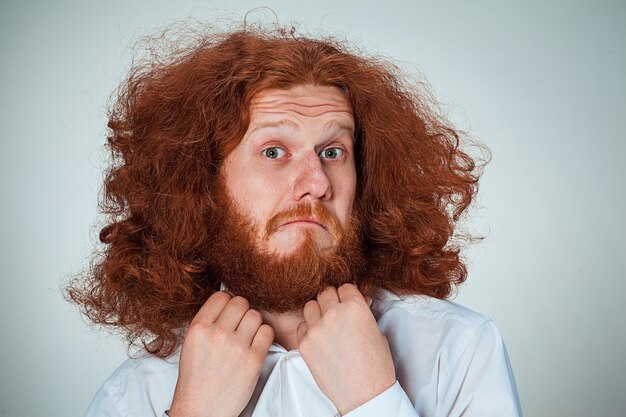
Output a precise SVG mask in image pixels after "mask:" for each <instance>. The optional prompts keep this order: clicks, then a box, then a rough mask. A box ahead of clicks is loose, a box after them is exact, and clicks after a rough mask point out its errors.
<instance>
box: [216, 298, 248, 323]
mask: <svg viewBox="0 0 626 417" xmlns="http://www.w3.org/2000/svg"><path fill="white" fill-rule="evenodd" d="M249 308H250V305H249V304H248V300H246V299H245V298H243V297H240V296H236V297H233V298H231V299H230V301H229V302H228V304H226V307H224V311H222V314H220V317H219V318H218V319H217V321H216V323H217V324H221V325H222V326H224V327H225V328H226V329H231V330H233V331H234V330H235V329H236V328H237V326H239V322H241V319H242V318H243V315H244V314H246V311H248V309H249Z"/></svg>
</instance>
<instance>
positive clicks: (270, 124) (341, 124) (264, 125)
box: [250, 119, 354, 136]
mask: <svg viewBox="0 0 626 417" xmlns="http://www.w3.org/2000/svg"><path fill="white" fill-rule="evenodd" d="M283 126H286V127H288V128H290V129H295V128H297V127H298V125H297V124H296V123H294V122H292V121H291V120H287V119H283V120H277V121H266V122H259V123H254V124H253V125H252V129H251V130H250V133H254V132H255V131H257V130H260V129H268V128H275V127H283ZM330 126H333V127H335V126H336V127H338V128H339V130H346V131H348V133H350V135H351V136H354V125H353V124H352V123H350V122H346V121H344V120H340V121H338V122H337V121H334V120H331V121H329V122H327V123H326V124H325V125H324V128H325V129H328V128H329V127H330Z"/></svg>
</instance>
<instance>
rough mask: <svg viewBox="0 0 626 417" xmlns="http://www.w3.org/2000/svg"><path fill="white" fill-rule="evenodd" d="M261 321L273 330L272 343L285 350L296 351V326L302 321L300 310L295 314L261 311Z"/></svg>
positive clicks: (302, 316)
mask: <svg viewBox="0 0 626 417" xmlns="http://www.w3.org/2000/svg"><path fill="white" fill-rule="evenodd" d="M261 315H262V316H263V321H264V322H265V323H267V324H269V325H270V326H272V328H273V329H274V335H275V336H274V342H276V343H278V344H279V345H281V346H282V347H284V348H285V349H287V350H293V349H298V334H297V331H298V324H300V323H301V322H303V321H304V315H303V314H302V310H300V311H298V312H295V313H269V312H267V311H261Z"/></svg>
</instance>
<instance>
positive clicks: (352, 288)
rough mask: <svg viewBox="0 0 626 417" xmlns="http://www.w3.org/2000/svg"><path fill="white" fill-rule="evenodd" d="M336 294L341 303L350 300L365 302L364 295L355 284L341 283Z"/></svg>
mask: <svg viewBox="0 0 626 417" xmlns="http://www.w3.org/2000/svg"><path fill="white" fill-rule="evenodd" d="M337 294H338V295H339V300H340V301H341V302H342V303H345V302H346V301H351V300H355V301H363V302H365V297H363V294H361V291H359V289H358V288H357V286H356V285H354V284H343V285H342V286H341V287H339V288H338V289H337Z"/></svg>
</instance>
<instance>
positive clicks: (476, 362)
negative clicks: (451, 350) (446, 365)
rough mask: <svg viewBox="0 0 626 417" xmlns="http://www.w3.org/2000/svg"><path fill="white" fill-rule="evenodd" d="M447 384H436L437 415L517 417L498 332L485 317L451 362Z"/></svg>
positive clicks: (515, 398)
mask: <svg viewBox="0 0 626 417" xmlns="http://www.w3.org/2000/svg"><path fill="white" fill-rule="evenodd" d="M451 372H452V374H451V378H450V380H449V381H450V382H449V384H447V386H445V387H439V395H440V396H441V398H442V401H440V403H439V405H440V406H441V407H442V408H440V409H439V410H438V413H437V415H442V416H448V417H460V416H463V417H521V416H522V411H521V406H520V402H519V397H518V395H517V387H516V385H515V378H514V377H513V371H512V370H511V364H510V362H509V357H508V353H507V351H506V347H505V346H504V342H503V340H502V336H501V335H500V332H499V331H498V329H497V327H496V326H495V324H494V323H493V322H492V321H491V320H489V321H487V322H485V323H484V324H483V325H482V326H480V327H479V328H478V329H477V330H476V332H475V334H474V335H473V337H471V338H470V340H469V342H468V343H467V345H466V346H465V347H464V348H463V349H462V351H461V352H460V353H459V355H458V360H457V361H456V362H455V363H453V364H452V371H451Z"/></svg>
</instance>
